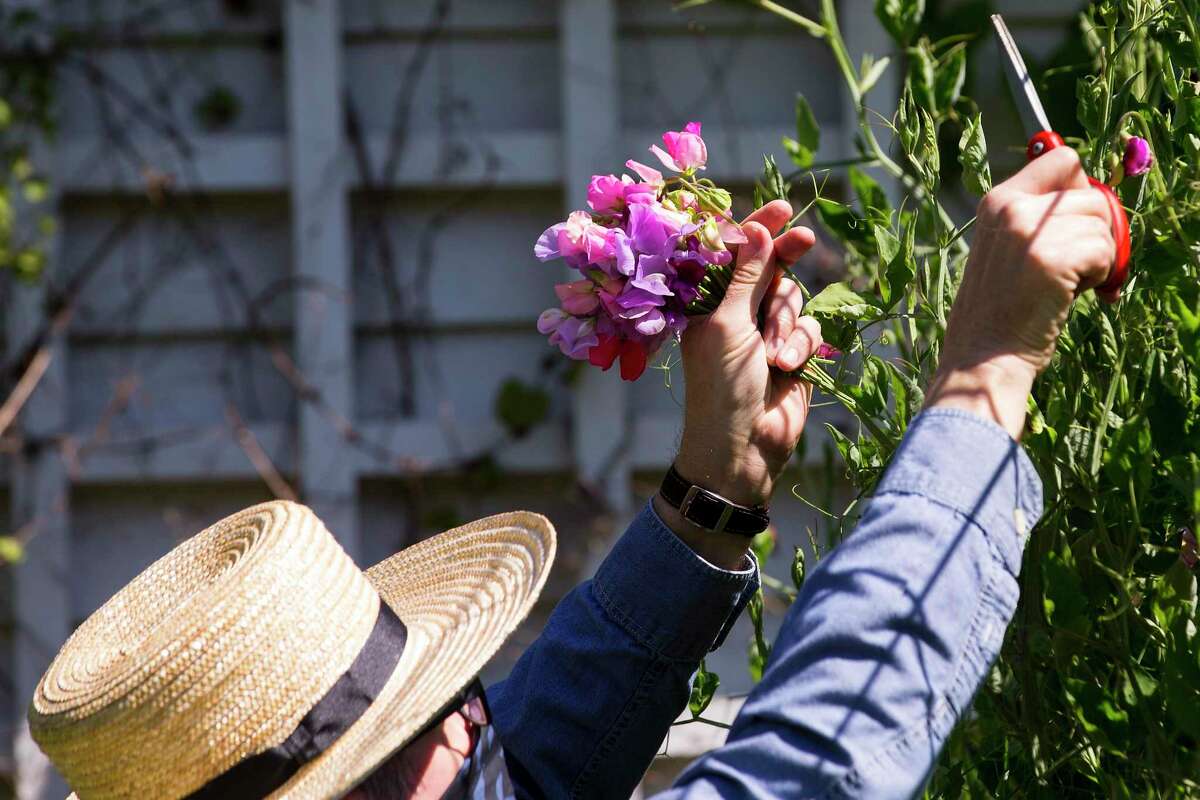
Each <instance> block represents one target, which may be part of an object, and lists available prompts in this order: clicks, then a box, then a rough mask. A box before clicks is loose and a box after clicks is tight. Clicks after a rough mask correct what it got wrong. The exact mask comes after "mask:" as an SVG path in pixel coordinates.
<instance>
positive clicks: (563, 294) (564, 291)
mask: <svg viewBox="0 0 1200 800" xmlns="http://www.w3.org/2000/svg"><path fill="white" fill-rule="evenodd" d="M554 293H555V294H557V295H558V299H559V300H560V301H562V307H563V311H566V312H567V313H568V314H574V315H575V316H577V317H586V316H587V315H588V314H591V313H592V312H593V311H595V310H596V308H597V307H598V306H599V305H600V298H599V297H598V296H597V295H596V285H595V284H594V283H592V282H591V281H589V280H583V281H572V282H571V283H556V284H555V285H554Z"/></svg>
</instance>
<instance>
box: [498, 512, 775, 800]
mask: <svg viewBox="0 0 1200 800" xmlns="http://www.w3.org/2000/svg"><path fill="white" fill-rule="evenodd" d="M757 589H758V570H757V567H756V566H754V563H753V559H752V558H750V557H747V559H746V568H745V569H744V570H740V571H734V572H730V571H726V570H722V569H718V568H717V567H715V566H713V565H711V564H709V563H708V562H707V561H705V560H704V559H702V558H701V557H700V556H698V555H696V553H695V552H694V551H693V550H692V549H691V548H690V547H688V546H687V545H686V544H684V543H683V542H682V541H681V540H680V539H679V538H678V537H676V536H675V534H674V533H672V532H671V531H670V530H669V529H668V528H667V527H666V526H665V525H664V524H663V523H662V521H661V520H660V519H659V518H658V515H657V514H656V513H655V512H654V509H653V507H651V506H650V505H649V504H647V506H646V508H645V509H643V510H642V512H641V513H640V514H639V515H638V517H637V518H636V519H635V520H634V521H633V523H632V524H631V525H630V526H629V529H628V530H627V531H626V532H625V534H624V535H623V536H622V537H621V539H620V541H618V542H617V544H616V546H615V547H614V548H613V550H612V552H611V553H609V555H608V557H607V558H606V559H605V560H604V563H603V564H602V565H601V567H600V569H599V570H598V571H597V573H596V577H595V578H594V579H593V580H590V581H587V582H585V583H583V584H582V585H581V586H579V587H578V588H576V589H575V590H574V591H572V592H571V593H570V594H569V595H567V596H566V597H565V598H563V600H562V601H561V602H560V603H559V604H558V607H557V608H555V610H554V613H553V615H551V617H550V621H549V623H548V624H547V626H546V629H545V630H544V631H543V632H542V634H541V635H540V636H539V637H538V638H537V640H536V641H535V642H534V643H533V644H532V645H530V647H529V649H528V650H526V651H525V653H524V654H523V655H522V656H521V659H520V660H519V661H518V662H517V664H516V666H515V667H514V668H513V671H512V673H511V674H510V675H509V677H508V678H507V679H506V680H504V681H503V682H501V683H499V684H497V685H496V686H494V687H492V688H491V689H489V690H488V700H489V703H490V705H491V707H492V715H493V718H494V724H495V725H496V729H497V731H498V732H499V734H500V738H501V741H502V742H503V744H504V752H505V758H506V761H507V763H508V767H509V771H510V773H511V775H512V779H513V783H514V785H515V787H516V789H517V796H518V797H519V798H548V797H553V798H571V797H587V798H620V800H626V798H628V797H629V796H630V794H631V793H632V792H633V790H634V788H635V787H636V786H637V783H638V781H639V780H640V779H641V777H642V775H643V773H645V771H646V768H647V767H649V765H650V762H651V760H652V759H653V758H654V754H655V752H656V751H657V750H658V748H659V746H660V745H661V744H662V742H663V738H664V737H665V736H666V734H667V731H668V729H669V728H670V725H671V723H672V722H673V721H674V720H675V718H676V717H677V716H678V715H679V713H680V712H681V711H682V710H683V708H684V706H685V705H686V704H687V698H688V693H689V687H690V681H691V676H692V674H693V673H694V672H695V671H696V668H697V667H698V666H699V664H700V659H702V658H703V657H704V655H705V654H706V653H708V652H709V651H710V650H712V649H714V648H715V647H717V646H719V645H720V643H721V641H722V640H723V639H724V638H725V635H726V634H727V633H728V631H729V628H730V626H731V625H732V624H733V622H734V620H735V619H736V618H737V616H738V614H739V613H741V611H742V609H743V608H745V606H746V603H747V602H748V601H749V599H750V597H751V596H752V595H753V594H754V592H755V591H757Z"/></svg>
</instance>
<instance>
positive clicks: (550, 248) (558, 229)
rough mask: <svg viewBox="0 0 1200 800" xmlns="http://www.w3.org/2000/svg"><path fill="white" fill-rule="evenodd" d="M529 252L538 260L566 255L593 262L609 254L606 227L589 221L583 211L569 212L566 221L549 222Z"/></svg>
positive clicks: (571, 258)
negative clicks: (551, 223)
mask: <svg viewBox="0 0 1200 800" xmlns="http://www.w3.org/2000/svg"><path fill="white" fill-rule="evenodd" d="M533 254H534V255H535V256H536V257H537V258H538V260H539V261H549V260H550V259H552V258H566V259H569V260H571V261H576V262H579V261H581V262H583V263H585V264H595V263H597V262H599V261H603V260H604V259H606V258H609V257H611V256H612V253H611V251H610V249H609V247H608V228H605V227H603V226H601V225H597V224H596V223H595V222H593V221H592V216H591V214H589V213H587V212H586V211H572V212H571V215H570V216H569V217H567V221H566V222H560V223H558V224H556V225H551V226H550V227H549V228H547V229H546V230H545V231H544V232H543V233H542V235H541V236H540V237H538V240H537V244H535V245H534V246H533Z"/></svg>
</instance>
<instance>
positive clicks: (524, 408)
mask: <svg viewBox="0 0 1200 800" xmlns="http://www.w3.org/2000/svg"><path fill="white" fill-rule="evenodd" d="M549 410H550V395H549V394H547V393H546V391H545V390H544V389H542V388H540V387H538V386H531V385H529V384H527V383H525V382H524V381H522V380H521V379H520V378H509V379H508V380H506V381H505V382H504V383H502V384H501V385H500V391H499V392H497V393H496V402H495V407H494V411H495V414H496V419H498V420H499V421H500V422H501V424H503V425H504V427H505V429H506V430H507V431H508V432H509V433H510V434H511V435H513V436H515V437H518V438H520V437H521V436H524V435H525V434H526V433H528V432H529V430H530V429H531V428H533V427H534V426H535V425H537V424H538V423H540V422H542V421H543V420H544V419H545V418H546V414H547V413H548V412H549Z"/></svg>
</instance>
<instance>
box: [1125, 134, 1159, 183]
mask: <svg viewBox="0 0 1200 800" xmlns="http://www.w3.org/2000/svg"><path fill="white" fill-rule="evenodd" d="M1153 164H1154V153H1153V152H1151V151H1150V143H1149V142H1147V141H1146V140H1145V139H1143V138H1142V137H1140V136H1130V137H1129V138H1128V139H1127V140H1126V142H1125V157H1124V158H1123V159H1121V166H1123V167H1124V168H1125V175H1126V177H1129V178H1136V177H1137V176H1138V175H1145V174H1146V173H1147V172H1149V171H1150V167H1151V166H1152V165H1153Z"/></svg>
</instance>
